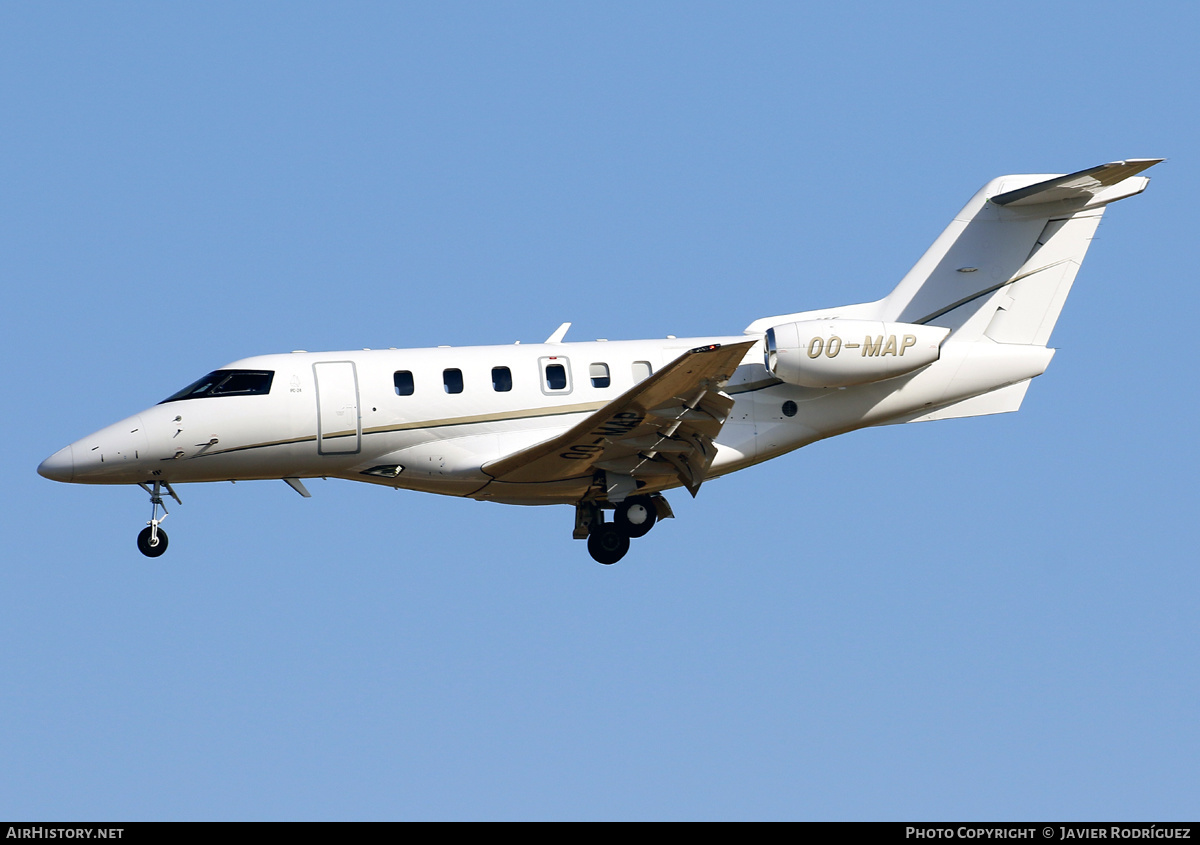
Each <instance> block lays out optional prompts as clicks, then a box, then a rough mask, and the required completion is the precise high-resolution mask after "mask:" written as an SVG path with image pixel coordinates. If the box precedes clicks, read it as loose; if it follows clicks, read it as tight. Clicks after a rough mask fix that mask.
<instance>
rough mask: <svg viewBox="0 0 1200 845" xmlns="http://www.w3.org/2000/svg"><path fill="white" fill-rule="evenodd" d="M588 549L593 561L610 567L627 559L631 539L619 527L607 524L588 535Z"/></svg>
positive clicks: (597, 527)
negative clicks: (622, 559) (626, 554)
mask: <svg viewBox="0 0 1200 845" xmlns="http://www.w3.org/2000/svg"><path fill="white" fill-rule="evenodd" d="M587 547H588V554H590V555H591V556H592V559H593V560H595V561H596V562H597V563H603V564H604V565H605V566H608V565H610V564H613V563H616V562H617V561H618V560H620V559H621V558H623V557H625V553H626V552H628V551H629V538H628V537H626V536H625V535H624V534H623V533H622V532H621V530H620V529H618V528H617V526H615V525H613V524H612V523H611V522H606V523H604V524H603V525H598V526H596V530H595V531H593V532H592V533H591V534H590V535H588V539H587Z"/></svg>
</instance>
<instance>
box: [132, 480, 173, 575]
mask: <svg viewBox="0 0 1200 845" xmlns="http://www.w3.org/2000/svg"><path fill="white" fill-rule="evenodd" d="M138 487H141V488H142V489H143V490H145V491H146V492H147V493H149V494H150V521H149V522H147V523H146V525H147V527H146V528H143V529H142V530H141V533H140V534H138V538H137V547H138V551H139V552H141V553H142V554H144V555H145V556H146V557H158V556H159V555H161V554H162V553H163V552H165V551H166V550H167V532H166V531H163V530H162V529H161V528H159V527H158V526H159V525H161V524H162V521H163V520H164V519H166V518H167V517H168V516H170V514H169V513H168V512H167V506H166V505H165V504H163V500H162V491H163V490H164V489H165V490H166V491H167V495H169V496H170V497H171V498H172V499H174V500H175V503H176V504H179V505H182V504H183V502H182V501H180V499H179V496H177V495H176V494H175V491H174V490H172V489H171V485H170V483H168V482H166V481H155V482H154V489H151V488H149V487H147V486H146V484H145V483H144V482H140V481H139V482H138ZM159 508H162V510H163V515H162V519H160V518H159V516H158V509H159Z"/></svg>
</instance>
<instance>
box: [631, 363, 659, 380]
mask: <svg viewBox="0 0 1200 845" xmlns="http://www.w3.org/2000/svg"><path fill="white" fill-rule="evenodd" d="M653 374H654V368H653V367H651V366H650V362H649V361H634V362H633V383H634V384H637V383H638V382H639V381H645V380H646V379H648V378H650V376H652V375H653Z"/></svg>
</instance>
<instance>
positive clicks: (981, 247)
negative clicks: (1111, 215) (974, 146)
mask: <svg viewBox="0 0 1200 845" xmlns="http://www.w3.org/2000/svg"><path fill="white" fill-rule="evenodd" d="M1160 161H1162V159H1158V158H1144V159H1128V160H1126V161H1117V162H1112V163H1111V164H1102V165H1100V166H1098V167H1092V168H1089V169H1088V170H1081V171H1079V172H1078V173H1071V174H1068V175H1066V176H1044V175H1042V176H1038V175H1024V176H1002V177H1000V178H998V179H993V180H992V181H991V182H989V183H988V184H987V185H985V186H984V187H983V188H982V189H981V190H980V191H979V193H977V194H976V195H975V196H974V197H972V198H971V201H970V202H968V203H967V205H966V207H965V208H963V210H962V211H960V212H959V213H958V214H957V215H956V216H955V218H954V220H953V221H952V222H951V223H950V225H949V226H948V227H947V228H946V231H944V232H943V233H942V234H941V236H940V237H939V238H938V239H937V240H936V241H934V243H933V246H931V247H930V248H929V250H928V251H927V252H926V253H925V255H924V256H922V257H921V260H920V261H918V262H917V263H916V266H914V267H913V268H912V270H910V271H909V272H908V275H906V276H905V277H904V278H903V279H902V280H901V282H900V284H899V285H897V286H896V289H895V290H893V291H892V292H891V293H890V294H889V295H888V296H887V297H886V298H885V299H883V300H882V301H881V302H880V303H878V305H879V306H880V316H879V319H883V320H887V321H895V322H900V323H921V324H926V323H927V324H931V325H937V326H945V327H947V328H949V329H951V330H952V334H951V338H952V339H958V340H978V339H981V338H983V337H987V338H990V339H991V340H993V341H996V342H998V343H1016V344H1031V345H1036V346H1044V345H1045V344H1046V343H1047V341H1048V340H1049V339H1050V332H1051V331H1052V330H1053V329H1054V324H1055V322H1057V320H1058V315H1059V313H1060V312H1061V311H1062V306H1063V302H1065V301H1066V298H1067V294H1068V293H1069V292H1070V290H1071V285H1072V283H1073V282H1074V281H1075V274H1076V273H1077V272H1078V270H1079V265H1080V264H1081V263H1082V262H1083V257H1084V255H1085V254H1086V253H1087V249H1088V246H1089V245H1090V244H1091V240H1092V236H1093V235H1094V234H1095V231H1096V227H1097V226H1098V225H1099V224H1100V218H1101V216H1102V215H1103V214H1104V209H1105V207H1106V206H1107V205H1108V204H1109V203H1111V202H1115V201H1116V200H1119V199H1124V198H1125V197H1129V196H1133V195H1134V194H1139V193H1141V192H1142V191H1144V190H1145V189H1146V185H1147V184H1148V183H1149V181H1150V180H1149V179H1148V178H1147V177H1145V176H1138V175H1137V174H1138V173H1140V172H1141V171H1143V170H1145V169H1147V168H1148V167H1151V166H1153V165H1155V164H1157V163H1158V162H1160Z"/></svg>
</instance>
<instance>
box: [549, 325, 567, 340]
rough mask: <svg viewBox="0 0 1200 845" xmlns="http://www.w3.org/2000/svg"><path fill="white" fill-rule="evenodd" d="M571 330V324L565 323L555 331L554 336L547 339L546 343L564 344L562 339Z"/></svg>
mask: <svg viewBox="0 0 1200 845" xmlns="http://www.w3.org/2000/svg"><path fill="white" fill-rule="evenodd" d="M569 328H571V324H570V323H563V324H562V325H561V326H559V327H558V328H557V329H555V330H554V334H552V335H550V337H548V338H546V343H562V339H563V338H564V337H566V336H567V329H569Z"/></svg>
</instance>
